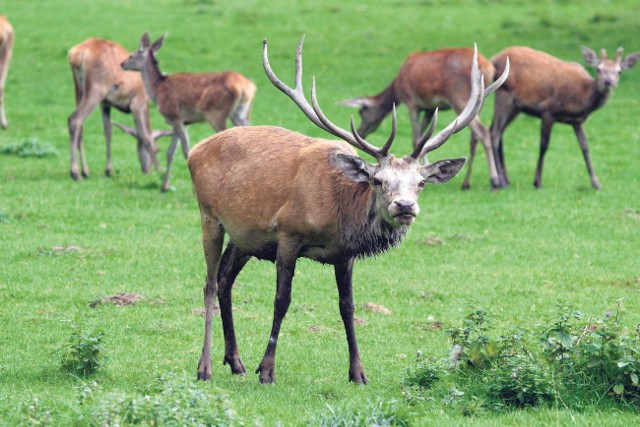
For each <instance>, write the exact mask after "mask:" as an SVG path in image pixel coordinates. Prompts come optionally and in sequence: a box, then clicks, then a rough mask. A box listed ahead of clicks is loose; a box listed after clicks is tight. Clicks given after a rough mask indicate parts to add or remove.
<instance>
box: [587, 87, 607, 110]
mask: <svg viewBox="0 0 640 427" xmlns="http://www.w3.org/2000/svg"><path fill="white" fill-rule="evenodd" d="M612 93H613V87H611V86H606V87H605V88H600V87H599V86H598V82H597V80H596V79H593V81H592V82H591V94H590V95H589V99H588V101H587V109H588V112H589V113H590V112H592V111H594V110H597V109H598V108H600V107H602V106H603V105H604V104H606V103H607V101H608V100H609V98H610V97H611V94H612Z"/></svg>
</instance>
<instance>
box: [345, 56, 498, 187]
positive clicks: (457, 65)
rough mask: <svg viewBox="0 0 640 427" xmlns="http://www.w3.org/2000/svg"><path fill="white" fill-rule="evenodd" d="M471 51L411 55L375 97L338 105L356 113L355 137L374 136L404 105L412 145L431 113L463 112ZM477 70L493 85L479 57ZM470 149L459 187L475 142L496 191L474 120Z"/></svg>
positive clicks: (482, 130)
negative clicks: (394, 110)
mask: <svg viewBox="0 0 640 427" xmlns="http://www.w3.org/2000/svg"><path fill="white" fill-rule="evenodd" d="M472 60H473V49H469V48H458V49H442V50H435V51H431V52H418V53H412V54H410V55H409V56H408V57H407V59H406V60H405V62H404V64H403V65H402V67H401V68H400V72H399V73H398V75H397V76H396V77H395V79H394V80H393V81H392V82H391V83H390V84H389V85H388V86H387V87H386V89H384V90H383V91H382V92H380V93H379V94H377V95H375V96H365V97H359V98H353V99H348V100H346V101H342V102H341V104H342V105H346V106H349V107H356V108H359V109H360V119H361V122H360V127H358V133H359V134H360V136H362V137H363V138H364V137H366V136H367V135H369V134H370V133H371V132H373V131H375V130H376V129H377V128H378V126H379V125H380V123H381V122H382V121H383V120H384V118H385V117H387V115H389V113H390V112H391V110H392V108H393V105H394V104H395V105H398V104H401V103H404V104H406V106H407V109H408V110H409V116H410V117H411V127H412V129H413V141H414V143H416V142H417V141H418V140H419V139H420V137H421V136H422V134H423V133H424V131H425V130H426V128H427V125H428V123H429V121H430V120H431V118H432V117H433V115H434V113H435V111H436V109H438V108H439V109H440V110H445V109H450V108H452V109H453V110H454V111H455V112H456V113H457V114H460V112H461V111H462V110H463V109H464V107H465V105H466V104H467V101H468V100H469V94H470V93H471V84H470V73H471V62H472ZM478 65H479V67H480V71H481V72H482V74H483V76H484V82H485V84H486V85H488V84H489V83H490V82H492V81H493V78H494V73H495V72H494V68H493V65H492V64H491V62H489V61H488V60H487V59H486V58H485V57H484V56H482V55H478ZM469 128H470V129H471V144H470V154H469V162H468V166H467V174H466V176H465V179H464V182H463V184H462V187H463V188H465V189H468V188H469V186H470V180H471V167H472V165H473V159H474V156H475V151H476V145H477V143H478V139H479V140H481V141H482V145H483V146H484V151H485V153H486V157H487V163H488V164H489V177H490V180H491V187H492V188H497V187H499V184H500V182H499V177H498V173H497V171H496V166H495V162H494V159H493V149H492V145H491V136H490V133H489V129H487V127H485V126H484V125H483V124H482V122H481V121H480V118H479V117H475V118H474V119H473V120H471V123H469Z"/></svg>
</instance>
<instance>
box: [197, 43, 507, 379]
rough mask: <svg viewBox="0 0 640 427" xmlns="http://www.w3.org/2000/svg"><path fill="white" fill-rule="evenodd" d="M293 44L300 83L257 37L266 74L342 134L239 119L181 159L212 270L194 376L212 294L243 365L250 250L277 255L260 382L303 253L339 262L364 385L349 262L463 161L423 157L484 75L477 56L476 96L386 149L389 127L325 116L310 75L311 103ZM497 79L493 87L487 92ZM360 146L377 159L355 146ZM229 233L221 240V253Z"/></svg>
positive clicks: (453, 128) (316, 119) (239, 368)
mask: <svg viewBox="0 0 640 427" xmlns="http://www.w3.org/2000/svg"><path fill="white" fill-rule="evenodd" d="M303 41H304V38H303V39H302V40H301V41H300V43H299V44H298V49H297V54H296V60H295V63H296V67H295V88H291V87H289V86H287V85H286V84H285V83H283V82H282V81H281V80H280V79H279V78H278V77H277V76H276V75H275V74H274V72H273V70H272V69H271V66H270V64H269V58H268V54H267V41H266V40H265V41H264V43H263V64H264V68H265V71H266V73H267V76H268V78H269V80H270V81H271V82H272V83H273V84H274V85H275V86H276V87H277V88H278V89H280V90H281V91H282V92H284V93H285V94H286V95H287V96H289V97H290V98H291V99H292V100H293V102H294V103H295V104H296V105H297V106H298V107H299V108H300V109H301V110H302V112H303V113H304V114H305V115H306V116H307V118H308V119H309V120H311V121H312V122H313V123H314V124H315V125H317V126H318V127H320V128H321V129H323V130H325V131H326V132H327V133H329V134H331V135H333V136H335V137H338V138H340V140H327V139H318V138H311V137H308V136H305V135H301V134H299V133H296V132H293V131H291V130H287V129H283V128H280V127H274V126H251V127H236V128H233V129H229V130H226V131H224V132H221V133H218V134H216V135H213V136H211V137H209V138H207V139H205V140H203V141H201V142H200V143H199V144H198V145H196V146H195V147H194V148H193V150H191V153H190V154H189V159H188V165H189V170H190V172H191V177H192V180H193V185H194V190H195V194H196V197H197V199H198V204H199V207H200V216H201V222H202V241H203V247H204V257H205V261H206V267H207V275H206V281H205V286H204V305H205V329H204V345H203V348H202V355H201V358H200V362H199V364H198V379H203V380H208V379H211V375H212V371H211V353H210V350H211V321H212V316H213V307H214V298H215V297H216V295H217V296H218V301H219V305H220V314H221V318H222V328H223V335H224V340H225V352H224V363H225V364H229V365H230V367H231V372H232V373H234V374H240V375H244V374H245V367H244V364H243V363H242V360H241V358H240V355H239V352H238V346H237V343H236V335H235V330H234V326H233V311H232V305H231V303H232V286H233V284H234V280H235V278H236V277H237V275H238V273H239V272H240V271H241V269H242V268H243V267H244V266H245V264H246V263H247V262H248V261H249V259H250V258H251V257H255V258H258V259H263V260H270V261H273V262H275V264H276V270H277V273H276V276H277V278H276V283H277V288H276V296H275V301H274V317H273V324H272V328H271V335H270V338H269V341H268V344H267V348H266V351H265V354H264V357H263V358H262V361H261V362H260V364H259V365H258V368H257V370H256V373H258V374H259V380H260V382H261V383H273V382H274V381H275V355H276V346H277V343H278V335H279V331H280V327H281V324H282V321H283V319H284V317H285V315H286V313H287V310H288V308H289V304H290V302H291V284H292V279H293V275H294V270H295V267H296V261H297V259H298V258H301V257H304V258H308V259H312V260H315V261H318V262H321V263H324V264H331V265H333V266H334V269H335V277H336V282H337V286H338V294H339V308H340V314H341V316H342V320H343V323H344V328H345V331H346V336H347V342H348V348H349V379H350V380H351V381H353V382H355V383H362V384H364V383H367V381H368V380H367V376H366V374H365V371H364V368H363V366H362V362H361V360H360V355H359V352H358V345H357V342H356V334H355V329H354V324H353V314H354V304H353V295H352V276H353V266H354V262H355V260H356V259H357V258H363V257H367V256H372V255H375V254H379V253H382V252H384V251H386V250H388V249H389V248H391V247H393V246H396V245H397V244H399V243H400V241H401V240H402V238H403V237H404V236H405V234H406V233H407V231H408V230H409V227H410V225H411V224H412V223H413V222H414V221H415V219H416V217H417V216H418V214H419V213H420V207H419V205H418V196H419V194H420V193H421V192H422V190H423V188H424V186H425V185H426V184H441V183H445V182H447V181H449V180H450V179H451V178H452V177H454V176H455V175H456V174H457V173H458V171H459V170H460V168H462V166H463V165H464V163H465V159H464V158H458V159H448V160H440V161H437V162H434V163H431V164H423V163H422V160H423V159H424V158H425V156H426V154H427V153H429V152H431V151H433V150H435V149H437V148H438V147H440V146H441V145H442V144H444V143H445V142H446V141H447V140H448V139H449V137H450V136H451V135H453V134H454V133H456V132H458V131H460V130H461V129H463V128H464V127H465V126H467V125H468V124H469V122H470V121H471V120H473V118H474V117H475V116H476V114H477V113H478V111H479V110H480V108H481V106H482V101H483V98H484V97H483V88H484V82H483V78H482V74H481V73H480V71H479V69H478V65H477V60H474V61H473V69H472V72H471V80H472V85H471V96H470V98H469V101H468V103H467V105H466V107H465V108H464V109H463V111H462V112H461V114H460V115H459V116H458V117H457V118H456V120H455V121H454V122H452V123H451V124H449V125H448V126H447V127H446V128H445V129H443V130H442V131H440V132H439V133H437V134H435V135H433V131H434V125H435V120H434V122H432V125H431V126H430V128H429V130H428V131H427V132H426V133H425V134H424V135H423V136H422V137H421V138H420V139H419V140H418V141H417V143H416V145H415V148H414V150H413V152H412V153H411V154H408V155H406V156H403V157H399V158H398V157H395V156H394V155H392V154H391V153H390V152H389V150H390V148H391V144H392V143H393V141H394V138H395V134H396V119H395V112H394V113H393V130H392V132H391V135H390V136H389V138H388V139H387V141H386V143H385V144H384V145H383V146H382V147H380V148H378V147H376V146H374V145H372V144H370V143H369V142H367V141H366V140H365V139H364V138H363V137H361V136H360V135H359V134H358V132H357V131H356V130H355V125H354V122H353V118H352V119H351V131H347V130H344V129H342V128H340V127H338V126H336V125H335V124H334V123H332V122H331V121H330V120H329V119H328V118H327V117H326V116H325V114H324V113H323V112H322V110H321V109H320V106H319V105H318V101H317V97H316V90H315V81H314V84H313V86H312V90H311V104H309V102H308V101H307V99H306V97H305V95H304V94H303V90H302V43H303ZM499 84H500V81H498V82H496V83H494V84H493V85H492V87H490V88H488V89H489V92H490V91H492V90H494V89H495V87H496V86H497V85H499ZM354 148H355V149H357V150H360V151H362V152H364V153H367V154H369V155H371V156H372V157H373V158H374V159H375V160H376V163H373V164H372V163H368V162H366V161H365V160H363V159H362V158H361V157H359V156H358V155H356V151H355V150H354ZM225 233H226V234H228V242H227V245H226V248H225V249H224V251H223V242H224V239H225Z"/></svg>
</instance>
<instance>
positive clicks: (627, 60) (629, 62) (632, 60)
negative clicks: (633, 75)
mask: <svg viewBox="0 0 640 427" xmlns="http://www.w3.org/2000/svg"><path fill="white" fill-rule="evenodd" d="M638 61H640V52H633V53H630V54H629V55H627V56H625V57H624V59H623V60H622V62H621V63H620V68H622V69H623V70H628V69H629V68H631V67H633V66H634V65H636V62H638Z"/></svg>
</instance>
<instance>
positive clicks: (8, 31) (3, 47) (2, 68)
mask: <svg viewBox="0 0 640 427" xmlns="http://www.w3.org/2000/svg"><path fill="white" fill-rule="evenodd" d="M12 51H13V27H12V26H11V24H10V23H9V20H7V18H6V17H4V16H0V127H2V129H6V128H7V115H6V114H5V111H4V83H5V81H6V80H7V72H8V71H9V62H10V61H11V52H12Z"/></svg>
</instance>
